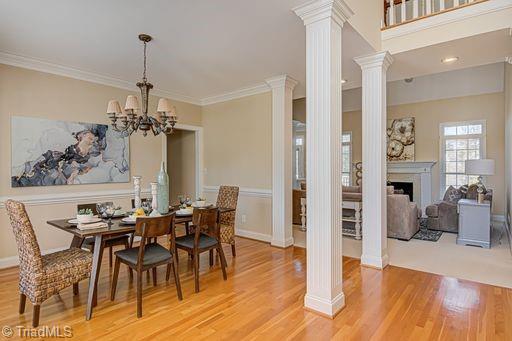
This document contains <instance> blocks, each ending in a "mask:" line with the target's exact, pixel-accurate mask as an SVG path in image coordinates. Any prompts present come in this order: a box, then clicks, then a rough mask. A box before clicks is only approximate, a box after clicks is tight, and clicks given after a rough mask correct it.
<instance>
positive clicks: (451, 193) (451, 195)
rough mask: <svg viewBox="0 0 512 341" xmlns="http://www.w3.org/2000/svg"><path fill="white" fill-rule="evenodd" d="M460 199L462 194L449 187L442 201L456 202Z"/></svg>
mask: <svg viewBox="0 0 512 341" xmlns="http://www.w3.org/2000/svg"><path fill="white" fill-rule="evenodd" d="M461 198H462V192H461V191H460V190H459V189H457V188H455V187H453V186H450V187H448V189H447V190H446V192H445V193H444V197H443V201H449V202H458V201H459V200H460V199H461Z"/></svg>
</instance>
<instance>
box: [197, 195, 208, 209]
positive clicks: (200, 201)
mask: <svg viewBox="0 0 512 341" xmlns="http://www.w3.org/2000/svg"><path fill="white" fill-rule="evenodd" d="M196 206H197V207H204V206H206V199H205V198H201V197H199V198H197V200H196Z"/></svg>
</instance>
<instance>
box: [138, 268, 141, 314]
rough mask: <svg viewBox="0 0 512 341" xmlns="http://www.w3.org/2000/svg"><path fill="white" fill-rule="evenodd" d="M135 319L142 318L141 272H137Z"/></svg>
mask: <svg viewBox="0 0 512 341" xmlns="http://www.w3.org/2000/svg"><path fill="white" fill-rule="evenodd" d="M137 317H138V318H140V317H142V272H141V271H137Z"/></svg>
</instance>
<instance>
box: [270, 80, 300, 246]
mask: <svg viewBox="0 0 512 341" xmlns="http://www.w3.org/2000/svg"><path fill="white" fill-rule="evenodd" d="M266 82H267V84H268V85H269V86H270V88H271V89H272V242H271V244H272V245H273V246H278V247H288V246H291V245H293V230H292V190H293V186H292V139H293V134H292V118H293V112H292V111H293V88H294V87H295V85H297V81H296V80H295V79H293V78H291V77H289V76H287V75H282V76H277V77H272V78H269V79H267V80H266Z"/></svg>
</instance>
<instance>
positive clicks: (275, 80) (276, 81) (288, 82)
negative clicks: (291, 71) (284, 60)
mask: <svg viewBox="0 0 512 341" xmlns="http://www.w3.org/2000/svg"><path fill="white" fill-rule="evenodd" d="M265 83H267V84H268V86H270V88H271V89H275V88H282V87H286V88H288V89H290V90H293V89H294V88H295V86H296V85H297V84H298V83H299V82H298V81H297V80H295V79H293V78H292V77H290V76H288V75H280V76H275V77H270V78H267V79H265Z"/></svg>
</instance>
